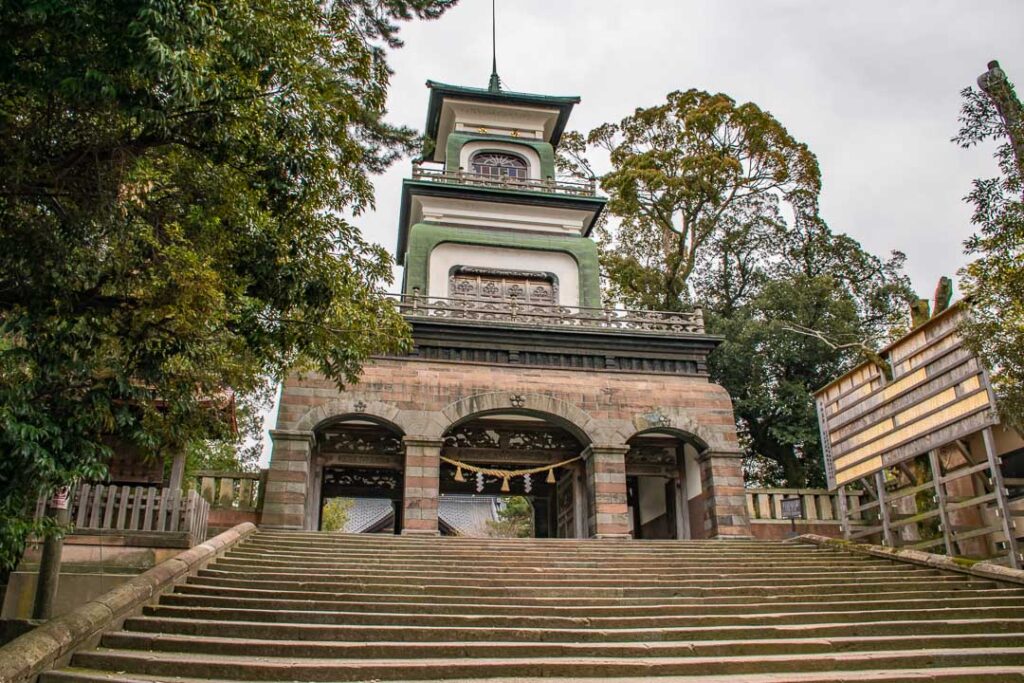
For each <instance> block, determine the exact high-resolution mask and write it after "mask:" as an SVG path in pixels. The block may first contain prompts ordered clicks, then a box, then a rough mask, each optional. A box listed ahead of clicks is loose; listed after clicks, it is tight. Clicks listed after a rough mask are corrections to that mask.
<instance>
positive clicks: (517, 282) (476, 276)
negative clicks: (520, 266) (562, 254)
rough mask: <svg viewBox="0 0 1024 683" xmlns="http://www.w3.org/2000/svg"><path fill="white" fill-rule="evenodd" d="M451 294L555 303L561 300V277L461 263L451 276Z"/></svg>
mask: <svg viewBox="0 0 1024 683" xmlns="http://www.w3.org/2000/svg"><path fill="white" fill-rule="evenodd" d="M448 296H449V297H450V298H452V299H482V300H484V301H494V302H504V303H507V302H509V301H512V300H515V301H517V302H520V303H526V304H541V305H554V304H557V303H558V280H557V278H556V277H555V276H554V274H552V273H539V272H532V271H524V270H491V269H487V268H466V267H458V268H453V269H452V273H451V275H450V276H449V278H448Z"/></svg>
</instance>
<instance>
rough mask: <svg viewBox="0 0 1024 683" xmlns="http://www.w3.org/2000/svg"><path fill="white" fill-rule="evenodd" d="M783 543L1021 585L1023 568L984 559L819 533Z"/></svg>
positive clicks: (1023, 582) (1023, 573) (1023, 574)
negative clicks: (865, 541) (833, 550)
mask: <svg viewBox="0 0 1024 683" xmlns="http://www.w3.org/2000/svg"><path fill="white" fill-rule="evenodd" d="M785 542H786V543H794V542H795V543H809V544H811V545H817V546H825V547H829V548H836V549H837V550H847V551H850V552H854V553H862V554H865V555H872V556H873V557H882V558H885V559H890V560H896V561H898V562H908V563H910V564H916V565H919V566H922V567H931V568H932V569H942V570H945V571H951V572H957V573H959V574H967V575H969V576H976V577H978V578H980V579H988V580H990V581H1002V582H1004V583H1013V584H1017V585H1021V586H1024V571H1021V570H1019V569H1011V568H1010V567H1004V566H1003V565H1001V564H995V563H994V562H990V561H988V560H985V561H982V562H972V561H971V560H962V559H957V558H954V557H949V556H948V555H936V554H935V553H926V552H923V551H921V550H910V549H908V548H889V547H887V546H882V545H872V544H870V543H855V542H853V541H844V540H842V539H840V538H830V537H828V536H819V535H818V534H803V535H802V536H797V537H796V538H792V539H789V540H787V541H785Z"/></svg>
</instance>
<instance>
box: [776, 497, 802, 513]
mask: <svg viewBox="0 0 1024 683" xmlns="http://www.w3.org/2000/svg"><path fill="white" fill-rule="evenodd" d="M780 503H781V504H782V519H803V516H804V499H803V498H801V497H800V496H794V497H793V498H783V499H782V500H781V501H780Z"/></svg>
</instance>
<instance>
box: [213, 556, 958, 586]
mask: <svg viewBox="0 0 1024 683" xmlns="http://www.w3.org/2000/svg"><path fill="white" fill-rule="evenodd" d="M200 574H201V575H202V576H241V577H258V578H264V577H269V578H273V579H284V580H288V579H294V578H296V577H303V578H306V579H308V580H320V577H327V580H328V581H331V582H333V581H334V580H338V581H346V582H348V581H352V582H356V583H365V582H371V581H372V582H374V583H399V584H405V583H409V582H412V583H429V584H430V585H435V586H493V585H503V586H540V585H544V586H552V587H556V586H623V587H625V586H680V585H694V584H696V583H699V582H707V581H715V582H716V583H720V582H721V581H723V580H725V581H729V582H733V583H731V584H726V585H737V582H744V583H773V584H779V583H780V582H798V583H805V584H806V583H823V582H826V581H862V580H863V581H894V580H899V581H903V580H909V581H921V580H926V579H928V578H932V577H941V576H946V575H943V574H942V573H941V572H940V571H938V570H935V569H918V570H916V571H909V572H908V571H905V570H900V569H888V568H886V569H860V570H855V571H850V570H848V569H847V570H843V571H829V572H820V571H817V572H816V571H810V572H807V571H800V572H794V571H777V572H731V571H728V570H723V569H718V570H714V569H693V570H692V571H687V572H676V573H662V572H660V571H653V570H652V571H650V572H642V571H634V572H619V573H617V574H614V573H609V572H605V573H595V572H564V571H562V572H543V571H540V572H524V571H515V572H511V571H510V572H487V571H476V570H474V569H473V568H472V567H466V568H465V569H463V570H459V571H448V572H437V571H429V570H426V571H419V570H415V569H403V570H388V569H373V570H367V569H366V568H363V569H325V568H317V569H312V568H310V569H307V570H303V569H302V568H298V567H261V566H259V565H257V564H245V565H237V564H232V563H226V562H217V563H216V565H214V566H213V567H211V568H209V569H204V570H202V572H200ZM314 577H316V578H314ZM954 578H955V577H954Z"/></svg>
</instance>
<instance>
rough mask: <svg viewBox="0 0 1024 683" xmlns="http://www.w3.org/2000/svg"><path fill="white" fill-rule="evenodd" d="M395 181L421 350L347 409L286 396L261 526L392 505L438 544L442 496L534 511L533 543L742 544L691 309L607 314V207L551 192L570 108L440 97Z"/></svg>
mask: <svg viewBox="0 0 1024 683" xmlns="http://www.w3.org/2000/svg"><path fill="white" fill-rule="evenodd" d="M427 86H428V88H429V89H430V102H429V105H428V111H427V122H426V136H427V149H425V150H424V156H423V159H422V160H421V161H420V162H419V163H416V164H415V165H414V166H413V172H412V178H411V179H409V180H406V181H405V183H404V186H403V193H402V204H401V207H400V217H399V225H398V246H397V251H396V254H397V261H398V263H399V264H400V265H403V266H404V269H405V270H404V281H403V285H402V294H401V295H399V296H398V297H397V300H396V305H397V306H398V307H399V308H400V310H401V312H402V313H403V315H404V316H405V318H406V320H407V321H408V322H409V324H410V326H411V328H412V335H413V339H414V348H413V350H412V351H411V352H410V353H409V354H408V355H404V356H380V357H376V358H374V359H373V360H372V362H370V363H368V364H367V366H366V368H365V373H364V375H363V377H362V380H361V381H360V382H359V383H358V384H357V385H355V386H352V387H351V388H350V389H348V390H346V391H344V392H342V393H339V392H338V390H337V388H336V387H335V386H334V385H333V384H332V383H331V382H330V381H327V380H325V379H323V378H322V377H318V376H315V375H312V376H310V375H306V376H304V377H299V376H293V377H290V378H289V379H288V380H287V381H286V382H285V384H284V387H283V392H282V397H281V407H280V412H279V415H278V420H277V425H276V429H274V430H273V431H272V432H271V437H272V439H273V454H272V458H271V462H270V470H269V474H268V483H267V487H266V494H265V501H264V510H263V524H264V526H266V527H272V528H282V529H317V528H319V525H320V516H321V511H322V505H323V501H324V500H326V499H327V498H329V497H336V496H345V497H372V498H385V499H390V500H391V501H392V504H393V510H394V514H393V517H392V522H391V524H390V526H389V528H390V529H393V530H394V531H395V532H400V533H403V534H438V533H441V532H442V531H445V529H443V528H442V527H441V526H439V522H438V501H439V498H441V497H443V496H445V495H449V494H467V493H468V494H473V493H480V494H483V495H492V496H493V495H501V494H502V493H508V494H519V495H525V496H527V497H529V499H530V500H531V502H532V504H533V508H534V511H535V519H534V522H535V523H534V529H535V534H536V535H537V536H549V537H561V538H582V537H602V538H604V537H627V536H632V537H635V538H718V537H745V536H749V535H750V527H749V522H748V519H747V512H746V507H745V501H744V491H743V475H742V469H741V460H740V450H739V448H738V446H737V440H736V433H735V422H734V418H733V412H732V404H731V402H730V399H729V396H728V395H727V393H726V392H725V390H724V389H723V388H722V387H720V386H718V385H716V384H713V383H711V382H710V381H709V379H708V372H707V364H706V359H707V355H708V354H709V353H710V352H711V351H712V350H713V349H714V348H715V346H716V344H717V343H718V341H719V340H717V339H716V338H714V337H711V336H709V335H707V334H705V333H704V326H703V319H702V317H701V313H700V311H699V310H694V311H690V312H680V313H659V312H649V311H647V312H638V311H627V310H619V309H613V308H611V307H609V306H606V305H603V303H602V300H601V292H600V286H599V275H598V261H597V248H596V245H595V244H594V242H593V241H592V240H591V239H590V237H589V235H590V233H591V230H592V229H593V227H594V224H595V221H596V220H597V218H598V216H599V215H600V213H601V211H602V209H603V207H604V204H605V200H604V199H603V198H601V197H599V196H598V195H597V192H596V188H595V185H594V183H593V182H592V181H591V182H583V183H580V182H566V181H562V180H558V179H556V177H555V168H554V154H555V148H556V146H557V145H558V142H559V137H560V136H561V134H562V131H563V130H564V128H565V125H566V121H567V119H568V117H569V114H570V112H571V110H572V107H573V105H574V104H576V103H577V102H579V98H577V97H549V96H541V95H531V94H522V93H512V92H506V91H502V90H501V89H500V88H498V87H497V84H496V83H495V84H493V85H492V87H490V88H488V89H478V88H465V87H456V86H451V85H444V84H441V83H434V82H428V83H427Z"/></svg>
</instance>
